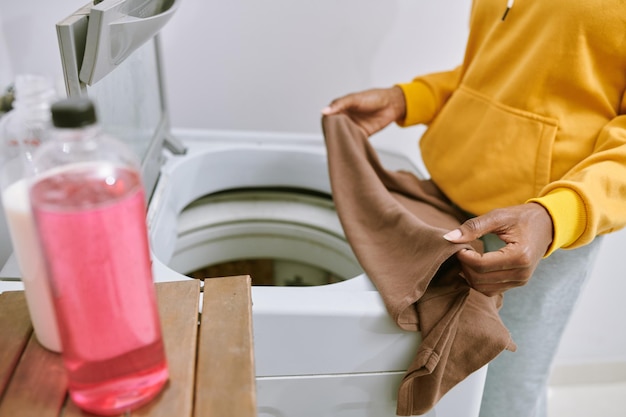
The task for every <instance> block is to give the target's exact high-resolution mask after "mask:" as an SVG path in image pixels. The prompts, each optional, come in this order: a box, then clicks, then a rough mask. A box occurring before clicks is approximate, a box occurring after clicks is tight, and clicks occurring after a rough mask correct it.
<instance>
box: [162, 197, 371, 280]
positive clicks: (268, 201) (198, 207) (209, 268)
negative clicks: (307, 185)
mask: <svg viewBox="0 0 626 417" xmlns="http://www.w3.org/2000/svg"><path fill="white" fill-rule="evenodd" d="M168 266H169V267H170V268H172V269H173V270H175V271H177V272H179V273H181V274H185V275H187V276H190V277H193V278H199V279H204V278H211V277H217V276H228V275H241V274H247V275H250V276H251V277H252V281H253V285H272V286H318V285H326V284H333V283H336V282H340V281H344V280H346V279H350V278H353V277H355V276H357V275H360V274H362V273H363V271H362V269H361V267H360V265H359V263H358V261H357V260H356V258H355V256H354V254H353V253H352V250H351V248H350V245H349V244H348V242H347V241H346V239H345V236H344V234H343V230H342V228H341V224H340V223H339V220H338V217H337V213H336V211H335V207H334V204H333V202H332V199H331V197H330V196H328V195H326V194H322V193H317V192H311V191H308V190H302V189H292V188H288V189H287V188H253V189H251V188H246V189H232V190H227V191H221V192H218V193H214V194H210V195H208V196H205V197H202V198H200V199H198V200H195V201H194V202H192V203H191V204H189V205H188V206H187V207H185V208H184V209H183V210H182V212H181V213H180V215H179V217H178V228H177V242H176V247H175V250H174V254H173V256H172V258H171V260H170V262H169V264H168Z"/></svg>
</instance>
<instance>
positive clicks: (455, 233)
mask: <svg viewBox="0 0 626 417" xmlns="http://www.w3.org/2000/svg"><path fill="white" fill-rule="evenodd" d="M461 236H463V233H461V231H460V230H459V229H454V230H452V231H450V232H448V233H446V234H445V235H443V238H444V239H445V240H449V241H453V240H457V239H459V238H460V237H461Z"/></svg>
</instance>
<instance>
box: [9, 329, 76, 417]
mask: <svg viewBox="0 0 626 417" xmlns="http://www.w3.org/2000/svg"><path fill="white" fill-rule="evenodd" d="M66 392H67V378H66V374H65V369H64V368H63V361H62V359H61V355H59V354H58V353H53V352H50V351H48V350H46V349H44V348H43V347H42V346H41V345H40V344H39V342H37V340H36V338H35V335H34V334H33V335H31V337H30V340H29V342H28V346H27V347H26V350H25V351H24V353H23V355H22V358H21V360H20V361H19V363H18V365H17V367H16V368H15V372H14V373H13V378H12V379H11V383H10V385H9V387H8V388H7V390H6V395H5V397H4V399H3V401H2V404H0V416H2V417H5V416H6V417H31V416H37V417H57V416H58V415H59V410H60V409H61V407H62V405H63V402H64V400H65V396H66Z"/></svg>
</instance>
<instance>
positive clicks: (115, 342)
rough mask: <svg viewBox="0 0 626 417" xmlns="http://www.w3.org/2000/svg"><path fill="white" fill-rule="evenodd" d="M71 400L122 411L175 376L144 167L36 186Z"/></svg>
mask: <svg viewBox="0 0 626 417" xmlns="http://www.w3.org/2000/svg"><path fill="white" fill-rule="evenodd" d="M31 201H32V205H33V211H34V215H35V219H36V222H37V226H38V228H39V234H40V238H41V240H42V246H43V250H44V252H45V254H46V259H47V260H48V270H49V274H50V279H51V284H52V291H53V297H54V306H55V311H56V312H57V316H58V321H59V331H60V335H61V340H62V345H63V360H64V363H65V367H66V369H67V371H68V379H69V390H70V395H71V397H72V400H73V401H74V402H75V403H76V404H77V405H78V406H79V407H80V408H82V409H84V410H86V411H90V412H93V413H97V414H102V415H114V414H120V413H121V412H123V411H125V410H129V409H134V408H137V407H139V406H140V405H142V404H144V403H146V402H148V401H149V400H150V399H152V398H153V397H154V396H156V395H157V394H158V392H159V391H160V390H161V389H162V388H163V386H164V384H165V383H166V381H167V379H168V371H167V363H166V359H165V353H164V348H163V342H162V337H161V328H160V322H159V317H158V312H157V307H156V300H155V290H154V284H153V281H152V271H151V264H150V254H149V247H148V241H147V232H146V225H145V206H144V192H143V188H142V185H141V180H140V177H139V175H138V174H137V173H136V172H135V171H133V170H129V169H125V168H119V167H116V166H115V165H113V164H107V163H97V162H95V163H90V164H86V163H82V164H81V163H77V164H72V165H66V166H63V167H62V168H59V169H56V170H55V171H53V172H51V173H50V174H48V175H46V176H45V177H43V178H41V179H40V180H39V181H37V182H36V183H35V184H33V186H32V188H31Z"/></svg>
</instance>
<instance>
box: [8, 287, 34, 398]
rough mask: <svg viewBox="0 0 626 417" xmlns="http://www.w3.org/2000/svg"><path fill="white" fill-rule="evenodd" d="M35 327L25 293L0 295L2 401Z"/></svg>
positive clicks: (11, 292) (9, 292) (16, 292)
mask: <svg viewBox="0 0 626 417" xmlns="http://www.w3.org/2000/svg"><path fill="white" fill-rule="evenodd" d="M32 332H33V327H32V325H31V322H30V316H29V315H28V309H27V307H26V298H25V296H24V292H23V291H7V292H3V293H1V294H0V401H2V397H3V395H2V394H3V393H4V391H5V389H6V387H7V384H8V382H9V380H10V378H11V375H12V373H13V370H14V369H15V366H16V365H17V362H18V360H19V358H20V356H21V355H22V352H23V351H24V348H25V347H26V343H27V342H28V338H29V337H30V335H31V333H32Z"/></svg>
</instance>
